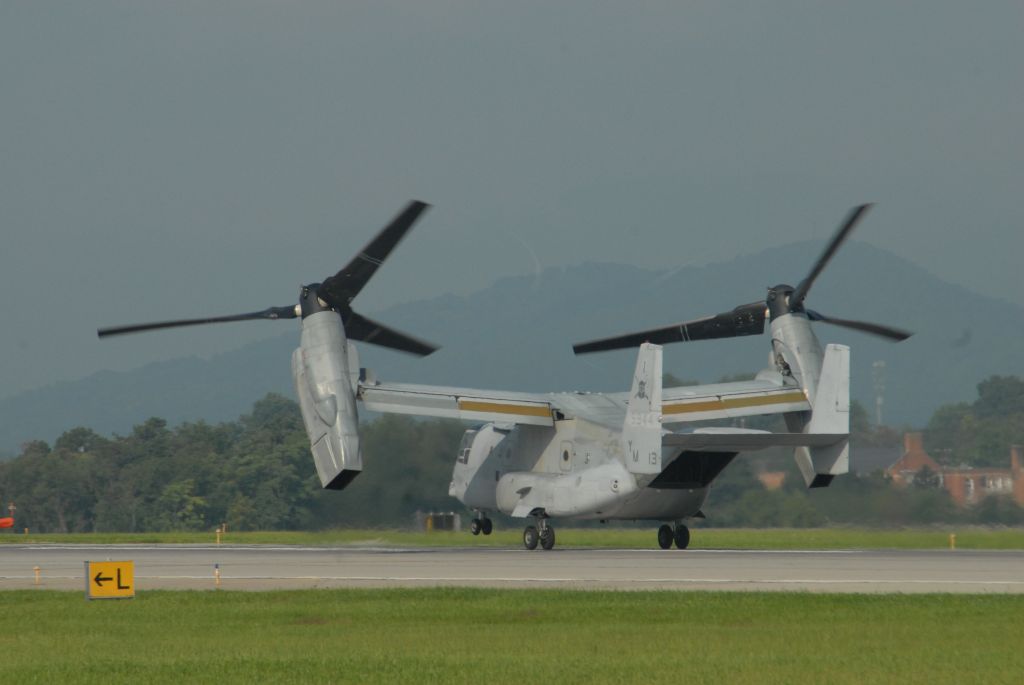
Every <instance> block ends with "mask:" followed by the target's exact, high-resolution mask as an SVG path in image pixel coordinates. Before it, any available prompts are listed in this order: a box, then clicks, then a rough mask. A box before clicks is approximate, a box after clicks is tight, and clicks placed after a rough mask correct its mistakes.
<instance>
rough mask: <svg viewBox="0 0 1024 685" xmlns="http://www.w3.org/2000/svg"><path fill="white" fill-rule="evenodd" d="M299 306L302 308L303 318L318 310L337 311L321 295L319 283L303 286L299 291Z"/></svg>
mask: <svg viewBox="0 0 1024 685" xmlns="http://www.w3.org/2000/svg"><path fill="white" fill-rule="evenodd" d="M299 307H300V308H301V310H302V318H303V319H305V318H306V317H307V316H309V315H311V314H316V313H318V312H329V311H332V310H333V311H337V310H335V308H334V307H332V306H331V305H330V304H328V303H327V302H325V301H324V299H323V297H321V295H320V284H319V283H310V284H308V285H304V286H302V290H301V291H300V292H299Z"/></svg>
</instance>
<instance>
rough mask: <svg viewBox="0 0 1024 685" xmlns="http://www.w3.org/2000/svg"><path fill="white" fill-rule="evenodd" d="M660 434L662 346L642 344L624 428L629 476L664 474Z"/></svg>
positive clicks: (623, 437)
mask: <svg viewBox="0 0 1024 685" xmlns="http://www.w3.org/2000/svg"><path fill="white" fill-rule="evenodd" d="M661 433H662V428H661V346H660V345H651V344H650V343H643V344H642V345H640V353H639V354H638V355H637V360H636V371H635V372H634V373H633V388H632V390H631V391H630V393H629V405H628V406H627V407H626V421H625V423H624V424H623V426H622V448H623V452H624V456H625V459H626V468H627V469H629V471H630V472H632V473H638V474H658V473H661Z"/></svg>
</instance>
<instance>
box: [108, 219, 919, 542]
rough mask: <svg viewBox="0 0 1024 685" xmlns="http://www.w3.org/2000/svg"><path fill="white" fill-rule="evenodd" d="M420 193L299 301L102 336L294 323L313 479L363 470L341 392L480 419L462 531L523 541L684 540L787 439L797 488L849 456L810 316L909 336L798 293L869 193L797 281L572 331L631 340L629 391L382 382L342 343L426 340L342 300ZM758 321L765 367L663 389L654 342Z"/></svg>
mask: <svg viewBox="0 0 1024 685" xmlns="http://www.w3.org/2000/svg"><path fill="white" fill-rule="evenodd" d="M428 206H429V205H427V204H425V203H423V202H418V201H413V202H411V203H410V204H409V205H408V206H407V207H406V208H405V209H404V210H403V211H402V212H401V213H399V214H398V216H396V217H395V218H394V219H393V220H392V221H391V223H390V224H388V225H387V226H386V227H385V228H384V229H383V230H382V231H381V232H380V233H379V234H378V235H377V236H376V237H375V238H374V239H373V240H371V241H370V243H369V244H368V245H367V246H366V247H365V248H364V249H363V250H362V251H361V252H359V253H358V254H357V255H356V256H355V257H354V258H353V259H352V260H351V261H350V262H349V263H348V264H347V265H346V266H345V267H344V268H343V269H341V270H340V271H339V272H338V273H337V274H335V275H333V276H330V277H328V278H327V279H325V280H324V281H323V282H320V283H310V284H308V285H305V286H303V287H302V288H301V291H300V294H299V301H298V304H295V305H288V306H283V307H270V308H268V309H265V310H261V311H257V312H249V313H245V314H236V315H230V316H220V317H211V318H204V319H187V320H175V321H163V322H156V323H147V324H137V325H131V326H120V327H115V328H106V329H100V330H99V331H98V334H99V336H100V337H101V338H102V337H107V336H112V335H119V334H124V333H135V332H140V331H146V330H153V329H161V328H171V327H178V326H190V325H198V324H207V323H220V322H229V321H244V320H252V319H294V318H299V319H300V320H301V326H302V334H301V339H300V343H299V347H298V348H297V349H296V350H295V352H294V353H293V354H292V375H293V378H294V381H295V391H296V394H297V396H298V399H299V405H300V407H301V411H302V418H303V421H304V424H305V428H306V432H307V434H308V436H309V440H310V447H311V451H312V454H313V461H314V463H315V465H316V470H317V474H318V475H319V477H320V482H321V484H322V486H323V487H324V488H326V489H332V490H341V489H343V488H345V486H347V485H348V484H349V483H351V482H352V479H353V478H355V477H356V476H357V475H358V474H359V473H360V472H361V471H362V469H363V454H362V451H361V449H360V442H359V420H358V411H357V406H356V403H357V401H358V402H362V404H363V406H364V407H366V408H367V409H369V410H371V411H376V412H391V413H399V414H414V415H419V416H435V417H447V418H456V419H461V420H463V421H468V422H474V423H477V424H482V425H480V426H479V427H478V428H473V429H470V430H467V431H466V432H465V434H464V435H463V438H462V442H461V444H460V445H459V448H458V453H457V455H456V458H455V466H454V470H453V473H452V480H451V484H450V486H449V494H450V495H451V496H453V497H455V498H457V499H458V500H459V501H461V502H462V503H463V504H465V505H466V506H467V507H468V508H469V509H471V510H472V511H473V512H474V518H473V520H472V523H471V526H470V529H471V531H472V533H473V534H474V535H476V534H480V533H482V534H484V535H489V534H490V533H491V531H492V527H493V524H492V521H491V519H490V518H489V514H490V513H491V512H502V513H504V514H507V515H509V516H511V517H513V518H522V519H527V520H530V523H529V525H526V527H525V528H524V530H523V545H524V546H525V547H526V548H527V549H531V550H532V549H536V548H537V546H538V545H539V546H540V547H541V548H543V549H546V550H549V549H552V548H553V547H554V546H555V529H554V527H553V525H552V524H551V520H552V519H599V520H602V521H610V520H650V521H655V522H661V525H660V527H659V528H658V535H657V539H658V544H659V546H660V547H661V548H662V549H669V548H670V547H672V545H673V544H675V546H676V547H677V548H678V549H685V548H686V547H687V545H688V544H689V541H690V531H689V528H688V527H687V525H686V521H687V520H689V519H692V518H694V517H703V512H702V507H703V506H704V503H705V501H706V499H707V497H708V492H709V488H710V486H711V483H712V482H713V481H714V479H715V478H716V477H717V476H718V475H719V474H720V473H721V472H722V470H723V469H724V468H725V467H726V466H727V465H728V464H729V463H730V462H731V461H732V460H733V459H734V458H735V457H736V456H737V455H738V454H740V453H741V452H750V451H755V450H761V449H765V448H769V447H793V448H794V457H795V459H796V463H797V465H798V467H799V469H800V472H801V473H802V474H803V477H804V479H805V481H806V484H807V486H808V487H811V488H818V487H827V486H828V485H829V484H830V483H831V482H832V479H833V478H834V477H835V476H837V475H840V474H844V473H847V471H848V467H849V425H850V422H849V415H850V350H849V348H848V347H847V346H845V345H828V346H825V347H824V348H823V347H822V345H821V344H820V343H819V341H818V339H817V337H816V336H815V334H814V331H813V329H812V325H811V324H812V322H823V323H831V324H835V325H839V326H844V327H847V328H851V329H855V330H860V331H863V332H867V333H871V334H874V335H879V336H882V337H885V338H889V339H891V340H896V341H899V340H903V339H905V338H907V337H909V335H910V333H908V332H906V331H902V330H899V329H896V328H890V327H887V326H881V325H878V324H873V323H866V322H860V321H850V320H846V319H837V318H833V317H827V316H825V315H823V314H820V313H818V312H816V311H814V310H811V309H807V308H805V306H804V301H805V299H806V297H807V294H808V292H809V291H810V289H811V286H813V285H814V282H815V280H816V279H817V277H818V276H819V275H820V274H821V272H822V270H823V269H824V268H825V266H826V265H827V264H828V262H829V260H830V259H831V258H832V256H833V255H834V254H835V252H836V251H837V250H838V249H839V247H840V246H841V245H842V243H843V241H845V240H846V238H847V237H848V236H849V234H850V233H851V231H852V230H853V229H854V227H855V226H856V225H857V224H858V222H859V221H860V220H861V218H862V217H863V216H864V213H865V212H866V211H867V210H868V209H869V208H870V205H861V206H859V207H856V208H854V209H853V210H852V211H851V212H850V214H849V215H848V216H847V217H846V219H845V221H844V222H843V223H842V225H841V226H840V228H839V230H838V231H837V232H836V234H835V235H834V236H833V237H832V239H831V241H830V242H829V244H828V246H827V247H826V248H825V250H824V252H823V253H822V254H821V256H820V257H819V258H818V260H817V261H816V262H815V263H814V265H813V267H812V268H811V270H810V272H809V273H808V275H807V276H806V277H805V278H804V279H803V280H802V281H800V282H799V284H798V285H797V286H796V287H792V286H789V285H785V284H781V285H776V286H774V287H770V288H769V289H768V292H767V296H766V298H765V299H764V300H758V301H756V302H752V303H750V304H745V305H741V306H738V307H736V308H734V309H732V310H731V311H727V312H724V313H721V314H718V315H716V316H710V317H706V318H702V319H696V320H691V321H684V322H682V323H677V324H673V325H670V326H664V327H661V328H654V329H650V330H645V331H639V332H636V333H630V334H626V335H620V336H616V337H612V338H604V339H600V340H594V341H590V342H585V343H580V344H577V345H575V346H574V347H573V349H574V351H575V352H576V353H577V354H584V353H592V352H599V351H604V350H613V349H620V348H637V350H638V352H637V360H636V367H635V370H634V372H633V379H632V384H631V385H632V387H631V389H630V390H629V392H619V393H584V392H554V393H524V392H506V391H494V390H479V389H474V388H456V387H443V386H432V385H413V384H403V383H390V382H384V381H381V380H378V379H377V378H376V377H375V376H374V374H373V373H372V372H371V371H369V370H366V369H361V368H360V366H359V356H358V350H357V348H356V345H355V342H364V343H368V344H373V345H380V346H383V347H387V348H391V349H396V350H400V351H403V352H408V353H411V354H416V355H421V356H422V355H428V354H430V353H432V352H434V351H435V350H436V349H437V347H436V346H434V345H432V344H431V343H428V342H424V341H422V340H419V339H417V338H415V337H413V336H411V335H408V334H406V333H403V332H401V331H398V330H395V329H393V328H390V327H388V326H385V325H384V324H382V323H379V322H376V321H373V320H371V319H368V318H366V317H364V316H362V315H361V314H359V313H357V312H356V311H354V310H353V309H352V301H353V299H354V298H355V297H356V295H358V294H359V292H360V291H361V290H362V289H363V287H364V286H365V285H366V284H367V283H368V282H369V280H370V278H371V277H372V276H373V275H374V273H375V272H376V270H377V269H378V268H379V267H380V266H381V264H382V263H383V262H384V260H385V259H386V258H387V257H388V255H389V254H390V253H391V251H392V250H393V249H394V248H395V247H396V246H397V245H398V243H399V242H400V241H401V240H402V238H403V237H404V236H405V235H406V234H407V233H408V231H409V229H410V228H411V227H412V226H413V224H414V223H415V222H416V220H417V219H418V218H419V217H420V215H421V214H422V213H423V212H424V211H425V210H426V209H427V208H428ZM766 322H767V323H768V324H769V330H770V333H771V340H770V357H769V366H768V368H765V369H764V370H762V371H760V372H759V373H758V374H757V376H756V378H755V379H754V380H749V381H740V382H732V383H717V384H711V385H700V386H688V387H678V388H663V387H662V345H664V344H668V343H674V342H689V341H696V340H710V339H720V338H731V337H737V336H745V335H759V334H762V333H763V332H764V329H765V324H766ZM764 414H782V416H783V417H784V420H785V425H786V428H787V432H784V433H777V432H769V431H763V430H753V429H745V428H736V427H721V426H702V425H700V422H706V421H710V420H715V419H738V418H741V417H747V416H754V415H764Z"/></svg>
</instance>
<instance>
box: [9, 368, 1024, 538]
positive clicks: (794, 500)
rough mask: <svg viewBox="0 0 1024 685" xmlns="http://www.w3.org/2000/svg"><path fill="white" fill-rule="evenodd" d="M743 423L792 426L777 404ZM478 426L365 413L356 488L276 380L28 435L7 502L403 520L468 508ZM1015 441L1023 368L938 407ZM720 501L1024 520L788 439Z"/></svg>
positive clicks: (949, 419) (966, 430)
mask: <svg viewBox="0 0 1024 685" xmlns="http://www.w3.org/2000/svg"><path fill="white" fill-rule="evenodd" d="M745 425H746V426H747V427H750V428H764V429H768V430H784V428H783V427H782V426H781V422H780V420H779V417H754V418H752V419H749V420H748V421H747V422H746V424H745ZM465 428H466V426H465V425H464V424H462V423H461V422H458V421H452V420H418V419H414V418H410V417H406V416H396V415H389V416H382V417H379V418H376V419H373V420H371V421H366V422H364V424H363V426H362V446H363V453H364V458H365V463H366V465H365V470H364V472H363V473H362V474H360V475H359V477H358V478H356V479H355V480H354V481H353V482H352V484H351V485H349V486H348V488H346V489H345V490H343V491H340V492H338V491H324V490H322V489H321V487H320V483H319V480H318V479H317V477H316V472H315V469H314V467H313V461H312V457H311V456H310V453H309V443H308V440H307V438H306V434H305V431H304V429H303V426H302V418H301V415H300V413H299V409H298V406H297V405H296V404H295V403H294V402H293V401H291V400H289V399H287V398H284V397H281V396H280V395H268V396H267V397H265V398H263V399H262V400H260V401H258V402H257V403H256V404H255V405H254V406H253V409H252V412H251V413H249V414H247V415H245V416H242V417H240V418H239V419H238V420H237V421H231V422H225V423H220V424H216V425H211V424H207V423H203V422H197V423H184V424H182V425H180V426H177V427H169V426H168V425H167V423H166V422H165V421H163V420H162V419H158V418H152V419H149V420H148V421H146V422H144V423H142V424H140V425H138V426H135V427H134V429H133V430H132V431H131V433H130V434H128V435H124V436H117V435H115V436H112V437H104V436H101V435H98V434H97V433H95V432H94V431H92V430H90V429H88V428H75V429H72V430H69V431H67V432H65V433H64V434H63V435H61V436H60V438H58V439H57V441H56V442H55V443H54V445H53V446H52V447H51V446H50V445H48V444H47V443H45V442H42V441H35V442H31V443H28V444H26V445H24V446H23V448H22V450H21V454H20V455H19V456H18V457H16V458H14V459H11V460H9V461H6V462H2V463H0V503H2V506H3V507H6V505H7V503H8V502H10V501H14V502H15V503H16V504H17V507H18V508H17V518H18V523H17V525H18V527H19V528H20V527H22V526H24V527H28V528H30V529H31V530H33V531H38V532H92V531H96V532H110V531H129V532H131V531H180V530H211V529H213V528H215V527H217V526H219V525H220V524H221V523H226V524H227V525H228V527H229V528H230V529H231V530H300V529H301V530H315V529H323V528H332V527H339V526H380V525H387V526H396V525H397V526H406V525H409V523H410V522H411V521H412V519H413V516H414V514H415V512H416V511H417V510H419V511H458V510H459V509H460V507H461V505H460V503H459V502H457V501H456V500H454V499H452V498H450V497H448V494H447V493H448V482H449V480H450V478H451V469H452V464H453V461H454V457H455V451H456V449H457V446H458V443H459V439H460V438H461V435H462V433H463V431H464V430H465ZM851 434H852V437H851V444H852V449H853V450H856V449H857V448H858V447H859V446H878V445H897V444H899V441H900V435H901V432H900V431H896V430H894V429H892V428H888V427H884V426H872V425H870V422H869V421H868V417H867V413H866V412H865V411H864V410H863V408H861V407H859V406H858V405H855V406H854V407H853V411H852V417H851ZM1014 443H1024V381H1022V380H1021V379H1019V378H1016V377H1013V376H1010V377H999V376H993V377H992V378H989V379H987V380H985V381H983V382H982V383H980V384H979V386H978V399H977V400H975V401H974V402H972V403H963V404H957V405H950V406H946V407H941V408H940V409H939V410H938V411H936V412H935V415H934V416H933V417H932V419H931V421H930V422H929V424H928V429H927V431H926V444H927V445H928V447H929V449H930V450H931V453H932V456H933V457H936V458H937V459H938V460H939V461H940V462H946V463H955V464H960V463H967V464H974V465H979V466H983V465H999V466H1005V465H1006V463H1007V460H1008V448H1009V445H1010V444H1014ZM768 467H770V468H773V469H779V470H782V471H784V472H785V473H786V480H785V485H784V486H783V487H782V488H780V489H778V490H773V491H769V490H766V489H765V488H764V487H763V486H762V485H761V484H760V483H759V482H758V480H757V478H756V471H757V470H764V469H765V468H768ZM707 514H708V516H709V519H708V520H707V522H706V523H707V524H708V525H720V526H817V525H824V524H828V523H848V524H861V525H904V524H921V523H936V522H964V523H1005V524H1022V523H1024V509H1021V508H1019V507H1017V506H1016V505H1014V504H1013V502H1012V501H1009V500H1007V499H1005V498H993V497H990V498H988V499H986V500H985V501H983V502H982V503H981V504H980V505H979V506H977V507H975V508H972V509H969V510H961V509H957V508H956V507H955V505H954V504H953V502H952V500H950V498H949V496H948V495H947V493H946V492H945V491H944V490H942V489H940V488H938V487H937V483H933V482H932V479H927V478H922V479H920V482H919V483H918V484H917V485H915V487H912V488H910V489H909V490H904V491H901V490H896V489H894V488H893V487H891V484H890V483H889V482H888V480H887V479H886V478H885V477H884V475H883V474H882V473H875V474H871V475H869V476H862V477H858V476H856V475H854V474H850V475H848V476H844V477H841V478H837V479H836V480H835V481H834V482H833V484H832V486H831V487H829V488H827V489H820V490H811V491H808V490H806V489H805V488H804V486H803V480H802V478H801V477H800V475H799V472H798V471H797V470H796V468H795V466H793V462H792V458H791V453H790V452H788V451H777V452H775V453H768V454H757V455H756V456H755V455H741V456H739V457H737V459H736V460H734V462H733V463H732V464H731V465H730V466H729V467H728V468H727V469H726V470H725V471H724V472H723V474H722V476H720V478H719V479H718V480H717V481H716V482H715V485H714V487H713V488H712V494H711V498H710V501H709V503H708V508H707ZM499 520H500V519H499ZM514 525H516V526H518V525H519V524H518V523H516V524H514Z"/></svg>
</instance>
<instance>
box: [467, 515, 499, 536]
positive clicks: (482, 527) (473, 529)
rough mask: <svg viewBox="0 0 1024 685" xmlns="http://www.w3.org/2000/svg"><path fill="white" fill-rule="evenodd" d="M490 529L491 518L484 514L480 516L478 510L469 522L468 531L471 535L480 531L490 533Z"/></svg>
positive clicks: (491, 527) (491, 526)
mask: <svg viewBox="0 0 1024 685" xmlns="http://www.w3.org/2000/svg"><path fill="white" fill-rule="evenodd" d="M492 530H494V524H493V523H492V522H491V519H489V518H487V517H486V516H483V517H481V514H480V512H477V516H476V517H474V518H473V520H472V521H470V522H469V532H470V533H472V534H473V535H479V534H480V533H483V534H484V535H490V534H491V531H492Z"/></svg>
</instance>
